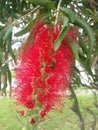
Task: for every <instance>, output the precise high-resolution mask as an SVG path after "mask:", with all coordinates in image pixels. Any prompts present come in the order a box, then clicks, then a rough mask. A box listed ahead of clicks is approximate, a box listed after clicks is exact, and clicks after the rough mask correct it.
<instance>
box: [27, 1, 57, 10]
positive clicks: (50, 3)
mask: <svg viewBox="0 0 98 130" xmlns="http://www.w3.org/2000/svg"><path fill="white" fill-rule="evenodd" d="M28 1H29V2H32V3H34V4H36V5H41V6H46V7H48V8H52V9H55V2H53V1H50V0H28Z"/></svg>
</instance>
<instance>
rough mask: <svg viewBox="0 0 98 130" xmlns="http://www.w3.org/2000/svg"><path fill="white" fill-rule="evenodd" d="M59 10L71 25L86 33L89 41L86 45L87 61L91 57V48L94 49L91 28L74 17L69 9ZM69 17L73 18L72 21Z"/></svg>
mask: <svg viewBox="0 0 98 130" xmlns="http://www.w3.org/2000/svg"><path fill="white" fill-rule="evenodd" d="M60 9H61V11H62V12H64V13H65V15H68V17H69V19H70V22H71V23H73V24H74V25H77V26H79V27H80V28H82V29H83V30H84V31H85V32H86V34H87V36H88V40H89V41H88V45H87V46H88V48H87V61H88V60H89V59H90V57H91V54H92V51H93V47H94V41H95V37H94V33H93V31H92V29H91V27H90V26H89V24H88V23H86V22H85V21H84V20H82V19H80V18H78V17H76V16H75V13H74V12H73V11H72V10H71V9H66V8H63V7H61V8H60ZM71 17H73V18H74V19H73V18H71Z"/></svg>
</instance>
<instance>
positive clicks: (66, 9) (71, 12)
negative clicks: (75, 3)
mask: <svg viewBox="0 0 98 130" xmlns="http://www.w3.org/2000/svg"><path fill="white" fill-rule="evenodd" d="M60 10H61V11H62V12H64V13H66V14H67V15H68V17H69V19H70V21H71V22H72V23H73V22H74V21H75V14H74V12H73V11H72V10H71V9H69V8H64V7H60Z"/></svg>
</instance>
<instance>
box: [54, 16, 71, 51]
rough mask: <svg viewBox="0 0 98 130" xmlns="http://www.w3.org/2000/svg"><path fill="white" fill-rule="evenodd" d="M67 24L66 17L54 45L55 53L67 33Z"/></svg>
mask: <svg viewBox="0 0 98 130" xmlns="http://www.w3.org/2000/svg"><path fill="white" fill-rule="evenodd" d="M68 22H69V19H68V18H67V17H64V24H63V27H62V29H61V31H60V33H59V35H58V37H57V39H56V41H55V43H54V50H55V51H57V50H58V48H59V47H60V45H61V43H62V40H63V38H64V37H65V36H66V33H67V31H68V27H67V25H68Z"/></svg>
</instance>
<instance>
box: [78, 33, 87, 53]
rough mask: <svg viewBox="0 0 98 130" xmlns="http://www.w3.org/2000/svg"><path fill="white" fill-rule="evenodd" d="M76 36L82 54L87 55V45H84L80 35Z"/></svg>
mask: <svg viewBox="0 0 98 130" xmlns="http://www.w3.org/2000/svg"><path fill="white" fill-rule="evenodd" d="M78 36H79V45H80V47H81V49H82V51H83V52H84V54H86V55H87V54H88V49H87V43H85V41H84V40H83V38H82V36H81V35H78Z"/></svg>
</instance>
